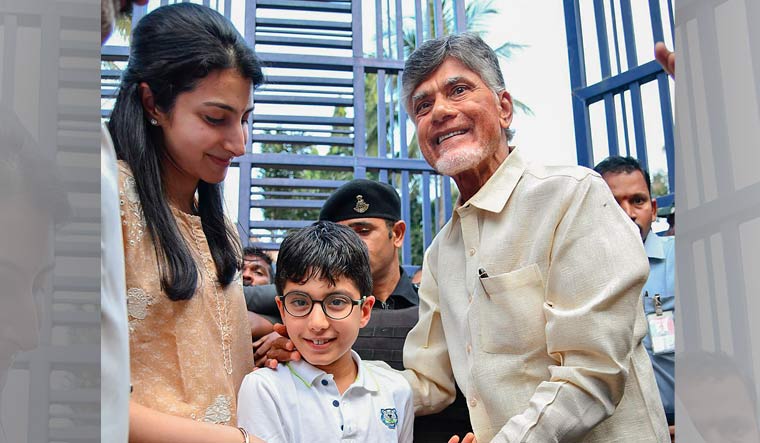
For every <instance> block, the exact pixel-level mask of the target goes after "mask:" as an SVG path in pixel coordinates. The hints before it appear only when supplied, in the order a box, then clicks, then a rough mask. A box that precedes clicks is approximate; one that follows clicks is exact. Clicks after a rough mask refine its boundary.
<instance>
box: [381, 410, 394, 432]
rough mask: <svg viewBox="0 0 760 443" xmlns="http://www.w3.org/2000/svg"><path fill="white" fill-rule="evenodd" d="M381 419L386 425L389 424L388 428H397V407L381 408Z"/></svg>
mask: <svg viewBox="0 0 760 443" xmlns="http://www.w3.org/2000/svg"><path fill="white" fill-rule="evenodd" d="M380 420H381V421H382V422H383V424H384V425H385V426H388V429H396V425H397V424H398V414H397V413H396V408H389V409H381V410H380Z"/></svg>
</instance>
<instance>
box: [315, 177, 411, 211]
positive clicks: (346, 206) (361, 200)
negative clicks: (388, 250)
mask: <svg viewBox="0 0 760 443" xmlns="http://www.w3.org/2000/svg"><path fill="white" fill-rule="evenodd" d="M352 218H384V219H386V220H391V221H397V220H400V219H401V199H400V198H399V196H398V193H397V192H396V190H395V189H394V188H393V186H391V185H388V184H386V183H380V182H376V181H372V180H366V179H363V178H357V179H355V180H351V181H350V182H348V183H346V184H344V185H343V186H341V187H340V188H338V189H336V190H335V192H333V193H332V195H330V197H329V198H328V199H327V201H326V202H325V204H324V205H322V210H321V211H320V212H319V219H320V220H327V221H331V222H339V221H343V220H349V219H352Z"/></svg>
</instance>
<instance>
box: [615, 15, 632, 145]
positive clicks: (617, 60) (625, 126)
mask: <svg viewBox="0 0 760 443" xmlns="http://www.w3.org/2000/svg"><path fill="white" fill-rule="evenodd" d="M610 13H611V15H612V41H613V42H614V43H615V63H616V66H617V72H618V73H620V72H623V69H622V66H621V65H620V43H619V42H618V30H617V17H616V15H617V14H616V12H615V2H614V1H612V2H610ZM620 110H621V114H622V115H621V116H620V117H621V118H622V121H623V140H624V141H625V152H626V155H629V154H627V153H629V152H631V138H630V137H629V136H628V112H627V111H626V110H625V94H624V93H622V92H621V93H620ZM610 155H613V154H610ZM614 155H620V149H619V147H618V152H617V154H614Z"/></svg>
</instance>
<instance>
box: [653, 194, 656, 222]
mask: <svg viewBox="0 0 760 443" xmlns="http://www.w3.org/2000/svg"><path fill="white" fill-rule="evenodd" d="M652 221H657V199H656V198H653V199H652Z"/></svg>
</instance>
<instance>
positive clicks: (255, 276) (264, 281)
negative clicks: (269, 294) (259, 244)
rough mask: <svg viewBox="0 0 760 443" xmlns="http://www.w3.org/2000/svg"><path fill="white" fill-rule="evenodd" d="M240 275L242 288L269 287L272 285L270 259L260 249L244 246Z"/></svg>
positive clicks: (272, 271) (272, 269)
mask: <svg viewBox="0 0 760 443" xmlns="http://www.w3.org/2000/svg"><path fill="white" fill-rule="evenodd" d="M241 274H242V277H243V285H244V286H259V285H271V284H272V283H274V268H273V267H272V258H271V257H270V256H269V255H267V253H266V252H265V251H264V250H262V249H259V248H256V247H253V246H246V247H245V248H243V265H242V272H241Z"/></svg>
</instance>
